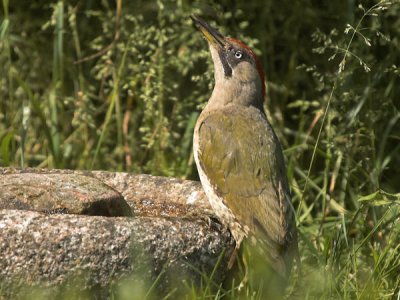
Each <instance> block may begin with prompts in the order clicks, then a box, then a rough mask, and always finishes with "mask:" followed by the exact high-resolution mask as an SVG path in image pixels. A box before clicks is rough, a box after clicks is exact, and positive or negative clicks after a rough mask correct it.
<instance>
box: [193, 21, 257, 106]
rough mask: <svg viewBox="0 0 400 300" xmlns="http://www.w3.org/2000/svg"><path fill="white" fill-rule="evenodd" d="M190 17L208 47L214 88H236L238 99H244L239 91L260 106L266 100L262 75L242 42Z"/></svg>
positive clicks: (253, 55)
mask: <svg viewBox="0 0 400 300" xmlns="http://www.w3.org/2000/svg"><path fill="white" fill-rule="evenodd" d="M191 18H192V20H193V22H194V24H195V26H196V27H197V29H198V30H199V31H201V32H202V33H203V35H204V37H205V38H206V40H207V41H208V44H209V46H210V52H211V56H212V59H213V61H214V69H215V81H216V85H218V84H221V85H225V86H229V87H232V88H236V89H235V90H236V93H237V94H238V93H239V94H238V95H237V96H238V97H240V96H243V95H240V93H242V92H243V93H248V94H249V95H247V96H249V97H250V96H251V97H255V98H258V99H255V100H256V101H258V102H260V103H261V105H262V101H263V100H264V97H265V83H264V80H265V75H264V71H263V67H262V65H261V62H260V61H259V59H258V58H257V56H256V55H255V54H254V52H253V51H252V50H251V49H250V48H249V47H248V46H246V45H245V44H244V43H243V42H241V41H238V40H236V39H233V38H230V37H224V36H223V35H222V34H221V33H219V32H218V31H217V30H216V29H214V28H212V27H211V26H210V25H209V24H207V23H206V22H205V21H204V20H202V19H201V18H199V17H197V16H192V17H191ZM242 87H243V88H242Z"/></svg>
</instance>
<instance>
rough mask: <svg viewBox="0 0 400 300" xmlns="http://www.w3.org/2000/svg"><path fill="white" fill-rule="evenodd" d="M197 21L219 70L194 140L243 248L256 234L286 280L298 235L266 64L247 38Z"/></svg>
mask: <svg viewBox="0 0 400 300" xmlns="http://www.w3.org/2000/svg"><path fill="white" fill-rule="evenodd" d="M192 20H193V22H194V24H195V26H196V27H197V29H199V30H200V31H201V32H202V33H203V35H204V37H205V38H206V40H207V41H208V44H209V48H210V52H211V57H212V60H213V62H214V69H215V86H214V90H213V92H212V94H211V97H210V99H209V100H208V103H207V105H206V106H205V108H204V110H203V111H202V113H201V114H200V116H199V118H198V120H197V123H196V126H195V130H194V138H193V151H194V157H195V161H196V165H197V170H198V173H199V177H200V180H201V183H202V186H203V188H204V191H205V193H206V195H207V197H208V199H209V201H210V204H211V206H212V208H213V210H214V212H215V214H216V215H217V217H218V218H219V219H220V220H221V222H222V223H224V224H225V225H226V226H228V228H229V229H230V231H231V233H232V235H233V237H234V239H235V241H236V248H237V249H238V248H239V247H240V244H241V242H242V240H243V239H244V238H246V237H249V240H250V242H251V243H252V244H256V245H258V246H259V248H261V249H262V251H263V253H264V254H265V255H264V257H266V258H267V261H268V264H269V265H270V267H271V268H272V269H273V270H275V271H276V272H278V274H280V275H282V276H284V277H287V275H288V274H289V273H290V270H291V265H292V260H293V256H294V255H295V254H296V250H297V234H296V227H295V221H294V213H293V208H292V204H291V196H290V191H289V185H288V180H287V177H286V168H285V162H284V157H283V153H282V148H281V145H280V142H279V140H278V138H277V136H276V134H275V133H274V130H273V129H272V127H271V124H270V123H269V122H268V120H267V117H266V114H265V111H264V108H263V102H264V97H265V80H264V72H263V68H262V65H261V63H260V61H259V60H258V59H257V57H256V55H255V54H254V52H253V51H252V50H251V49H250V48H249V47H247V46H246V45H245V44H244V43H242V42H240V41H238V40H235V39H233V38H228V37H224V36H222V35H221V34H220V33H219V32H218V31H217V30H215V29H214V28H212V27H211V26H210V25H208V24H207V23H206V22H205V21H203V20H202V19H200V18H199V17H196V16H192Z"/></svg>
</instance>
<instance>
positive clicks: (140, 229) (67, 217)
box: [0, 168, 235, 299]
mask: <svg viewBox="0 0 400 300" xmlns="http://www.w3.org/2000/svg"><path fill="white" fill-rule="evenodd" d="M14 180H15V181H14ZM13 182H14V183H15V185H14V186H13ZM71 182H72V183H73V184H72V183H71ZM81 183H85V184H83V185H82V186H81ZM95 186H98V187H99V188H98V189H97V188H93V187H95ZM16 187H18V188H16ZM21 191H24V192H21ZM38 191H39V192H38ZM61 191H64V192H63V193H64V194H62V192H61ZM76 191H78V192H76ZM60 194H62V195H61V196H60ZM38 195H39V196H38ZM64 196H65V197H64ZM12 197H14V198H13V199H18V201H19V202H18V203H17V204H18V205H20V206H18V205H15V206H12V205H11V204H10V199H11V198H12ZM35 197H42V198H43V199H45V200H44V201H43V203H46V204H45V205H44V204H43V203H42V204H40V205H39V204H38V202H36V199H35ZM21 199H22V200H21ZM60 199H61V200H60ZM7 200H8V201H9V202H7ZM69 201H71V202H75V204H71V203H69ZM96 201H99V202H100V203H102V204H103V205H105V207H113V205H114V202H121V201H122V202H121V203H122V204H121V203H120V204H121V206H120V207H125V210H124V211H125V212H124V214H122V215H123V217H105V216H93V213H92V212H91V210H90V209H87V208H82V207H83V204H85V205H86V204H87V203H95V202H96ZM107 201H109V202H110V203H111V204H107V205H106V204H105V203H107ZM4 203H6V204H7V203H8V204H7V205H8V206H7V205H5V204H4ZM57 203H63V204H62V205H59V204H57ZM77 203H78V204H79V205H78V204H77ZM56 204H57V205H58V206H57V205H56ZM67 204H68V205H69V206H68V211H64V213H65V212H66V214H48V212H49V211H48V209H53V208H58V207H64V206H66V205H67ZM0 205H2V206H1V207H0V208H3V209H0V232H1V234H0V257H1V259H0V299H1V295H3V296H4V297H5V299H7V298H14V296H15V295H17V294H19V293H21V291H23V290H24V289H25V290H26V287H29V288H28V290H31V287H35V286H40V287H41V288H43V287H46V291H51V290H52V289H54V288H55V289H57V288H59V287H61V286H63V287H65V286H68V285H69V284H70V282H75V283H74V284H73V285H74V286H75V285H76V280H78V281H79V284H80V286H81V289H82V290H84V291H90V295H96V297H97V298H98V299H100V298H107V297H108V296H109V293H110V290H112V288H110V287H112V286H114V285H118V284H120V283H121V282H128V285H130V286H136V285H135V282H140V283H141V284H145V283H147V284H148V285H151V284H153V283H155V282H156V283H157V284H156V286H157V288H156V289H155V290H156V291H157V293H159V295H160V296H162V295H165V294H166V293H168V292H169V291H170V290H171V289H173V288H174V287H175V288H176V287H177V283H179V284H180V285H182V281H183V280H185V281H187V282H188V285H189V286H190V285H191V284H192V283H194V284H195V285H199V284H200V281H201V278H202V275H204V274H206V275H208V276H210V275H211V273H213V281H214V282H215V283H216V284H217V285H218V284H219V283H220V282H221V281H222V279H223V278H224V275H225V272H226V269H227V263H228V260H229V258H230V255H231V253H232V251H233V249H234V246H235V245H234V241H233V239H232V237H231V235H230V233H229V231H227V230H226V228H225V227H223V226H221V225H220V224H219V223H218V222H216V221H215V218H213V217H212V211H211V208H210V206H209V204H208V201H207V199H206V198H205V195H204V193H203V191H202V189H201V186H200V184H199V183H197V182H192V181H184V180H179V179H169V178H163V177H155V176H150V175H132V174H128V173H113V172H102V171H93V172H87V171H71V170H38V169H25V170H20V169H13V168H0ZM74 205H77V206H80V207H81V208H80V209H79V210H77V209H75V208H73V207H75V206H74ZM110 205H111V206H110ZM129 207H130V208H131V210H132V211H134V212H135V213H134V216H133V217H132V216H128V215H129V214H130V213H126V211H130V210H129V209H128V210H126V208H129ZM6 208H7V209H6ZM8 208H13V209H8ZM33 210H35V211H33ZM108 211H109V212H112V211H114V212H113V213H115V210H113V209H109V210H108ZM72 212H74V214H71V213H72ZM82 214H86V215H82ZM89 214H91V216H89ZM109 215H110V214H109ZM221 255H222V256H221ZM217 262H218V263H217ZM216 266H217V268H215V267H216ZM178 286H179V285H178ZM178 290H179V289H178ZM54 295H55V294H54V293H53V294H51V296H54Z"/></svg>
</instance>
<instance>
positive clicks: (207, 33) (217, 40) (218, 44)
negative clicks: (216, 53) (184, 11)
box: [190, 15, 226, 50]
mask: <svg viewBox="0 0 400 300" xmlns="http://www.w3.org/2000/svg"><path fill="white" fill-rule="evenodd" d="M190 18H191V19H192V20H193V23H194V25H195V26H196V28H197V29H198V30H200V31H201V33H203V35H204V37H205V38H206V40H207V41H208V42H209V43H210V44H211V45H213V46H214V47H215V48H217V49H220V50H221V49H224V48H225V44H226V41H225V38H224V36H223V35H222V34H220V33H219V32H218V30H216V29H214V28H212V27H211V26H210V25H208V24H207V23H206V22H205V21H204V20H202V19H201V18H199V17H198V16H196V15H191V16H190Z"/></svg>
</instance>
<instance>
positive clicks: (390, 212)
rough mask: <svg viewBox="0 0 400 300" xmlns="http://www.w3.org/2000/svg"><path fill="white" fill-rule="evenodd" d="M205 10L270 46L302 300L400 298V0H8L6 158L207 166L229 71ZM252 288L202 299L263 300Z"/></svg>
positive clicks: (160, 167)
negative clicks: (200, 150) (210, 125)
mask: <svg viewBox="0 0 400 300" xmlns="http://www.w3.org/2000/svg"><path fill="white" fill-rule="evenodd" d="M192 13H196V14H198V15H201V16H203V17H204V18H205V19H207V20H208V21H210V23H211V24H212V25H214V26H216V27H218V28H220V29H221V32H222V33H224V34H227V35H230V36H234V37H236V38H239V39H241V40H243V41H245V42H246V43H247V44H248V45H249V46H251V47H253V48H254V49H255V51H256V53H257V54H259V55H262V56H261V57H262V61H263V64H264V66H265V71H266V75H267V76H266V77H267V81H268V91H267V95H268V98H267V101H266V107H267V109H268V111H269V118H270V120H271V122H272V124H273V126H274V128H275V130H276V132H277V134H278V135H279V137H280V140H281V142H282V144H283V147H284V149H286V150H285V155H286V158H287V166H288V176H289V181H290V185H291V188H292V194H293V201H294V207H295V208H296V210H297V222H298V226H299V232H300V234H299V235H300V236H299V243H300V256H301V261H302V275H301V276H300V277H299V276H298V275H297V273H296V272H294V274H293V278H292V280H291V286H290V287H289V289H288V295H289V296H288V298H296V299H398V297H399V295H400V291H399V288H400V278H399V274H400V273H399V270H400V250H399V247H400V246H399V245H400V235H399V234H400V225H399V224H398V218H399V213H400V212H399V204H400V194H399V193H400V172H399V166H400V112H399V109H400V69H399V64H400V18H399V16H400V1H399V0H392V1H380V2H379V1H377V0H374V1H372V0H371V1H367V0H365V1H359V0H356V1H354V0H344V1H307V0H299V1H289V0H283V1H280V2H277V1H269V0H268V1H263V0H257V1H226V0H223V1H214V0H212V1H207V2H202V1H194V2H189V1H172V0H168V1H161V0H158V1H153V0H152V1H139V0H136V1H123V0H116V1H107V0H102V1H94V0H85V1H78V0H71V1H67V0H65V1H61V0H60V1H56V0H52V1H28V0H18V1H8V0H3V1H2V7H1V8H0V14H1V15H0V16H1V20H0V21H1V22H0V70H1V74H2V76H1V78H0V99H1V100H0V165H2V166H24V167H27V166H30V167H47V168H72V169H103V170H119V171H129V172H137V173H151V174H154V175H164V176H175V177H181V178H188V179H196V178H197V173H196V170H195V165H194V162H193V158H192V148H191V147H192V131H193V127H194V124H195V121H196V118H197V116H198V114H199V112H200V110H201V107H202V106H203V105H204V104H205V103H206V101H207V99H208V97H209V95H210V92H211V89H212V86H213V82H212V78H213V70H212V66H211V60H210V58H209V53H208V49H207V47H206V42H205V41H204V40H203V39H202V37H201V35H200V34H198V33H197V32H195V29H194V28H193V27H192V24H191V21H190V19H189V15H190V14H192ZM206 282H207V280H206ZM236 286H237V285H232V286H231V288H219V289H217V290H213V289H211V288H210V283H209V282H208V283H206V288H204V289H203V290H197V289H194V288H191V287H190V286H188V299H195V298H196V297H197V298H200V299H219V298H220V297H221V296H223V295H225V294H227V295H228V296H231V298H234V299H237V298H243V299H263V292H262V290H258V289H252V287H251V286H249V287H247V289H245V291H244V292H241V293H238V292H237V291H236V289H235V287H236ZM170 298H171V299H172V298H173V295H171V296H170ZM123 299H128V298H123Z"/></svg>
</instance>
